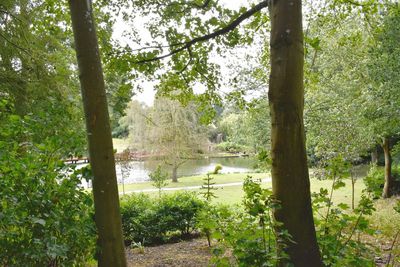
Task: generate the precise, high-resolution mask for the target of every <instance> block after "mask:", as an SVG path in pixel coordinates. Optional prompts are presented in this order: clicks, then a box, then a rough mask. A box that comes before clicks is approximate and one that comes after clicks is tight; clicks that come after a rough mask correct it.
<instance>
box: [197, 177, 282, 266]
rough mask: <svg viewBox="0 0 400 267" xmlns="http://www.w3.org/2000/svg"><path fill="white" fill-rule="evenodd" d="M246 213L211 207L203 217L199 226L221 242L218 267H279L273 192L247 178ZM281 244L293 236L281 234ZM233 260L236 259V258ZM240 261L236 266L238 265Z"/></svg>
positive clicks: (215, 252)
mask: <svg viewBox="0 0 400 267" xmlns="http://www.w3.org/2000/svg"><path fill="white" fill-rule="evenodd" d="M243 190H244V192H245V196H244V199H243V206H244V210H243V209H242V208H240V207H235V208H232V207H229V206H217V207H215V206H210V207H209V208H208V209H207V210H205V211H203V212H202V213H201V215H200V216H199V222H198V225H199V227H200V228H201V229H203V231H204V230H206V231H205V234H211V237H212V238H214V239H215V240H218V243H217V244H216V245H215V246H214V248H213V255H214V257H213V259H212V263H213V264H214V265H216V266H275V265H276V264H277V261H278V260H279V259H280V257H281V256H284V257H285V255H279V256H278V254H277V243H276V242H277V240H276V236H275V234H274V232H273V231H274V228H275V227H277V226H278V223H277V222H275V221H274V218H273V216H272V209H273V208H278V205H277V203H276V201H275V200H274V199H273V196H272V192H271V191H269V190H268V189H263V188H262V187H261V181H259V180H254V179H252V178H251V177H247V178H246V180H245V181H244V185H243ZM278 235H279V239H280V240H286V239H287V238H289V236H288V235H287V234H286V233H285V232H283V231H282V232H280V233H279V234H278ZM232 256H233V257H232ZM234 261H236V262H234Z"/></svg>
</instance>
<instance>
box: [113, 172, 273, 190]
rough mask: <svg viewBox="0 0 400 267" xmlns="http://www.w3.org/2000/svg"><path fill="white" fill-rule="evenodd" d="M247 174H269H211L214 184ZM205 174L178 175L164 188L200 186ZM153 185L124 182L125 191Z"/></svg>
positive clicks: (238, 179)
mask: <svg viewBox="0 0 400 267" xmlns="http://www.w3.org/2000/svg"><path fill="white" fill-rule="evenodd" d="M247 175H251V176H252V177H254V178H257V179H264V178H268V177H269V174H267V173H229V174H212V175H211V176H212V177H213V178H214V183H216V184H226V183H236V182H243V180H244V178H246V176H247ZM205 177H206V175H194V176H188V177H180V178H178V181H179V182H178V183H172V182H170V183H169V184H168V185H167V186H166V187H165V188H173V187H187V186H200V185H202V184H203V182H204V181H203V179H204V178H205ZM240 187H241V186H240ZM154 188H155V187H154V186H153V185H152V183H151V182H144V183H136V184H126V185H125V191H132V190H142V189H154ZM118 189H119V191H120V192H122V185H119V186H118Z"/></svg>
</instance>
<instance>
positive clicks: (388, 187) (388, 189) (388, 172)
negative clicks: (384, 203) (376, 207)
mask: <svg viewBox="0 0 400 267" xmlns="http://www.w3.org/2000/svg"><path fill="white" fill-rule="evenodd" d="M382 148H383V153H384V155H385V186H384V187H383V193H382V197H383V198H389V197H391V196H392V193H393V177H392V157H391V155H390V141H389V138H387V137H384V138H383V144H382Z"/></svg>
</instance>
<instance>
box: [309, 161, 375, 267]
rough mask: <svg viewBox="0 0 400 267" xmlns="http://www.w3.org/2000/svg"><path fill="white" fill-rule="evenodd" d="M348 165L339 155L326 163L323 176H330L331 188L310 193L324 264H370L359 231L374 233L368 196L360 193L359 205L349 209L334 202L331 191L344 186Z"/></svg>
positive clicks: (370, 203)
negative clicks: (370, 221) (371, 225)
mask: <svg viewBox="0 0 400 267" xmlns="http://www.w3.org/2000/svg"><path fill="white" fill-rule="evenodd" d="M348 170H349V168H348V166H346V163H345V162H344V161H343V159H342V158H336V159H333V160H332V161H331V162H330V164H329V165H327V166H326V172H325V174H326V176H327V177H326V178H327V179H332V187H331V191H330V192H328V190H327V189H323V188H321V189H320V192H318V193H313V194H312V197H313V210H314V212H315V213H316V214H315V217H314V222H315V226H316V230H317V238H318V243H319V246H320V249H321V254H322V258H323V262H324V264H325V265H326V266H369V265H371V264H373V259H371V257H370V255H371V249H370V248H369V247H368V246H367V245H366V244H365V243H363V242H362V241H361V240H360V238H359V236H360V235H361V234H373V233H374V231H373V230H372V229H371V227H370V226H369V221H368V219H367V216H369V215H371V214H372V212H373V211H374V210H375V209H374V205H373V202H372V200H371V199H369V198H368V197H367V196H365V195H362V196H361V200H360V202H359V204H358V207H357V208H356V209H355V210H354V212H352V211H350V208H349V206H348V205H347V204H344V203H339V204H337V205H334V203H333V202H332V197H333V194H334V191H335V190H337V189H339V188H341V187H343V186H344V185H345V184H344V182H343V179H344V178H346V177H348Z"/></svg>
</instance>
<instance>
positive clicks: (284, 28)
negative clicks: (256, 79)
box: [268, 0, 322, 267]
mask: <svg viewBox="0 0 400 267" xmlns="http://www.w3.org/2000/svg"><path fill="white" fill-rule="evenodd" d="M269 8H270V19H271V76H270V84H269V92H268V97H269V105H270V112H271V126H272V127H271V157H272V189H273V193H274V196H275V197H276V199H277V200H278V201H279V202H280V208H278V209H276V210H275V211H274V216H275V219H276V220H277V221H279V222H281V223H282V226H281V227H279V228H278V229H277V231H282V230H287V231H288V232H289V234H290V235H291V239H292V240H293V241H294V242H291V241H288V240H285V241H283V242H282V243H281V244H280V246H281V248H282V250H283V251H285V252H286V253H287V254H288V255H289V257H290V259H289V262H292V263H293V264H294V266H296V267H302V266H307V267H308V266H313V267H318V266H322V261H321V255H320V252H319V248H318V244H317V239H316V233H315V226H314V221H313V214H312V208H311V197H310V180H309V176H308V166H307V157H306V149H305V133H304V123H303V109H304V88H303V65H304V50H303V29H302V10H301V1H277V0H272V1H271V2H270V7H269ZM287 261H288V260H282V262H280V264H279V265H280V266H286V265H287V263H288V262H287Z"/></svg>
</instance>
